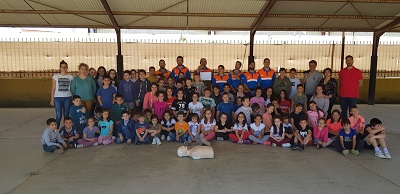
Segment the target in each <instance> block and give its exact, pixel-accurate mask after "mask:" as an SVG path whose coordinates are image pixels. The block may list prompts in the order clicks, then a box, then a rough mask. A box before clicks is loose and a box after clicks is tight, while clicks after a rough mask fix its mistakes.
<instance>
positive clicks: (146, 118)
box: [143, 108, 153, 124]
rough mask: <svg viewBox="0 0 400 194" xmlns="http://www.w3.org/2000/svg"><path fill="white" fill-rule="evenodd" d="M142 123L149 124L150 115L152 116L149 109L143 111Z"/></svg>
mask: <svg viewBox="0 0 400 194" xmlns="http://www.w3.org/2000/svg"><path fill="white" fill-rule="evenodd" d="M143 113H144V116H145V117H144V122H146V123H149V124H150V122H151V115H153V111H152V110H151V109H149V108H148V109H144V111H143Z"/></svg>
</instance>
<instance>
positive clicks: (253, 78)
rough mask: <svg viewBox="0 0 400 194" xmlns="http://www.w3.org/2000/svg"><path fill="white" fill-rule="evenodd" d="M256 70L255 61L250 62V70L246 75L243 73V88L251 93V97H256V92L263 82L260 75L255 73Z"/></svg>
mask: <svg viewBox="0 0 400 194" xmlns="http://www.w3.org/2000/svg"><path fill="white" fill-rule="evenodd" d="M255 68H256V63H255V62H254V61H253V62H250V64H249V70H248V71H247V72H246V73H243V76H242V83H243V86H244V88H245V89H246V90H247V91H249V92H250V95H251V96H254V95H255V93H254V90H255V89H256V88H257V86H259V85H260V82H261V78H260V74H258V73H257V72H256V71H255Z"/></svg>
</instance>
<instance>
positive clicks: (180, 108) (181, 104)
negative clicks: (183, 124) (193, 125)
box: [171, 88, 189, 120]
mask: <svg viewBox="0 0 400 194" xmlns="http://www.w3.org/2000/svg"><path fill="white" fill-rule="evenodd" d="M171 109H172V113H173V114H174V116H175V118H178V112H183V113H184V114H185V115H184V119H185V120H186V119H187V117H188V115H189V111H188V109H189V103H188V102H187V101H185V100H184V99H183V89H182V88H180V89H178V95H177V98H176V99H175V100H174V102H172V107H171Z"/></svg>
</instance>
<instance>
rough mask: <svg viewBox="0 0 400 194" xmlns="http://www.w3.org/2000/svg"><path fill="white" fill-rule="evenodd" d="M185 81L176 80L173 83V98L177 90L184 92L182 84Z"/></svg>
mask: <svg viewBox="0 0 400 194" xmlns="http://www.w3.org/2000/svg"><path fill="white" fill-rule="evenodd" d="M185 82H186V81H185V79H178V80H176V82H175V88H174V89H175V90H174V96H176V95H178V90H179V89H182V90H183V91H185V90H184V87H183V85H184V83H185ZM183 94H185V93H183Z"/></svg>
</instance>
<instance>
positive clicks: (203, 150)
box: [177, 146, 214, 160]
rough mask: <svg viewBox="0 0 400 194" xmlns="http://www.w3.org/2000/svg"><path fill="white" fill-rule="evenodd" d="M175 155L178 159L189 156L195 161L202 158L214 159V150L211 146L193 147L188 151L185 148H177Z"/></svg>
mask: <svg viewBox="0 0 400 194" xmlns="http://www.w3.org/2000/svg"><path fill="white" fill-rule="evenodd" d="M177 154H178V156H179V157H183V156H190V157H192V158H193V159H195V160H198V159H204V158H214V150H213V148H212V147H211V146H195V147H193V148H192V149H188V147H187V146H181V147H179V148H178V151H177Z"/></svg>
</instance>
